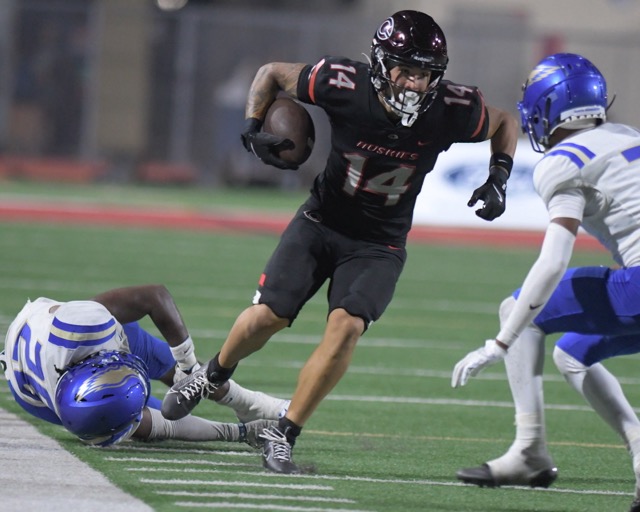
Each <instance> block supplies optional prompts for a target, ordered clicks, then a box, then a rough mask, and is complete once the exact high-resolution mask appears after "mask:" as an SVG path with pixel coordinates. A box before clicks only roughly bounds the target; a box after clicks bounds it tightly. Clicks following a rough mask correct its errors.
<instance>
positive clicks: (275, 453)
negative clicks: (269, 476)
mask: <svg viewBox="0 0 640 512" xmlns="http://www.w3.org/2000/svg"><path fill="white" fill-rule="evenodd" d="M260 437H261V438H262V439H263V440H264V445H263V447H262V465H263V466H264V467H265V468H267V469H268V470H269V471H273V472H274V473H281V474H284V475H295V474H298V473H300V472H301V471H300V469H299V468H298V466H296V465H295V464H294V462H293V461H292V460H291V450H292V449H293V447H292V446H291V444H289V441H288V440H287V436H285V435H284V434H283V433H282V432H280V429H279V428H278V427H277V426H276V425H274V426H271V427H269V428H265V429H264V430H263V431H262V434H260Z"/></svg>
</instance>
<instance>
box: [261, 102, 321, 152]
mask: <svg viewBox="0 0 640 512" xmlns="http://www.w3.org/2000/svg"><path fill="white" fill-rule="evenodd" d="M262 131H263V132H266V133H270V134H271V135H277V136H278V137H284V138H287V139H291V140H292V141H293V143H294V144H295V147H294V148H293V149H286V150H283V151H280V154H279V155H278V156H279V157H280V158H281V159H282V160H284V161H285V162H287V163H288V164H293V165H301V164H303V163H304V162H306V161H307V159H308V158H309V155H311V151H312V150H313V144H314V143H315V140H316V132H315V127H314V125H313V120H312V119H311V116H310V115H309V112H307V109H306V108H304V107H303V106H302V105H301V104H300V103H298V102H297V101H295V100H294V99H292V98H288V97H281V98H277V99H276V101H274V102H273V103H272V104H271V106H270V107H269V110H267V115H266V116H265V118H264V123H263V125H262Z"/></svg>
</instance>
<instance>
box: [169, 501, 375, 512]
mask: <svg viewBox="0 0 640 512" xmlns="http://www.w3.org/2000/svg"><path fill="white" fill-rule="evenodd" d="M174 505H175V506H177V507H187V508H223V509H225V510H226V509H230V508H244V509H247V508H255V509H258V510H278V511H279V512H372V511H371V510H356V509H354V508H317V507H292V506H288V505H267V504H264V503H260V504H255V503H217V502H216V503H199V502H197V501H176V502H175V503H174Z"/></svg>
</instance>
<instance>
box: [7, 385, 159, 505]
mask: <svg viewBox="0 0 640 512" xmlns="http://www.w3.org/2000/svg"><path fill="white" fill-rule="evenodd" d="M4 399H5V398H4V397H3V400H4ZM0 432H2V438H1V439H0V450H2V463H1V464H0V482H2V485H1V490H0V500H1V501H0V510H3V511H9V510H20V511H22V512H30V511H41V510H46V511H47V512H68V511H69V510H80V511H84V510H90V511H91V512H112V511H114V510H117V511H118V512H120V511H122V512H152V509H151V507H149V506H148V505H146V504H145V503H143V502H142V501H140V500H139V499H137V498H134V497H133V496H131V495H129V494H127V493H125V492H124V491H122V490H121V489H118V488H117V487H116V486H114V485H113V484H112V483H111V482H110V481H109V480H108V479H107V478H106V477H105V476H104V475H103V474H102V473H100V472H98V471H96V470H95V469H93V468H91V467H90V466H89V465H87V464H85V463H84V462H81V461H80V460H78V459H77V458H76V457H75V456H74V455H72V454H71V453H69V452H67V451H66V450H65V449H64V448H63V447H62V446H61V445H60V444H59V443H57V442H56V441H55V440H54V439H51V438H50V437H47V436H45V435H43V434H41V433H40V432H39V431H38V430H37V429H36V428H35V427H33V426H32V425H31V424H30V423H27V422H26V421H24V420H21V419H20V418H19V417H18V416H16V415H14V414H13V413H10V412H8V411H5V410H4V409H0ZM88 490H90V492H87V491H88Z"/></svg>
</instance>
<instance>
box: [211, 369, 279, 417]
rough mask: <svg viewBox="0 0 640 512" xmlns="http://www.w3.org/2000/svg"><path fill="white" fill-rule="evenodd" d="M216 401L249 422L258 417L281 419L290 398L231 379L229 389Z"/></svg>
mask: <svg viewBox="0 0 640 512" xmlns="http://www.w3.org/2000/svg"><path fill="white" fill-rule="evenodd" d="M216 402H217V403H219V404H221V405H226V406H227V407H231V408H232V409H233V410H234V412H235V413H236V416H237V417H238V419H239V420H240V421H241V422H243V423H248V422H250V421H254V420H258V419H265V420H277V419H279V418H280V416H284V414H285V413H286V412H287V409H288V408H289V403H290V400H283V399H282V398H275V397H273V396H270V395H267V394H265V393H262V392H260V391H251V390H249V389H245V388H243V387H242V386H240V385H239V384H238V383H237V382H235V381H234V380H232V379H229V391H227V394H226V395H225V396H223V397H222V398H220V399H218V400H216Z"/></svg>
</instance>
